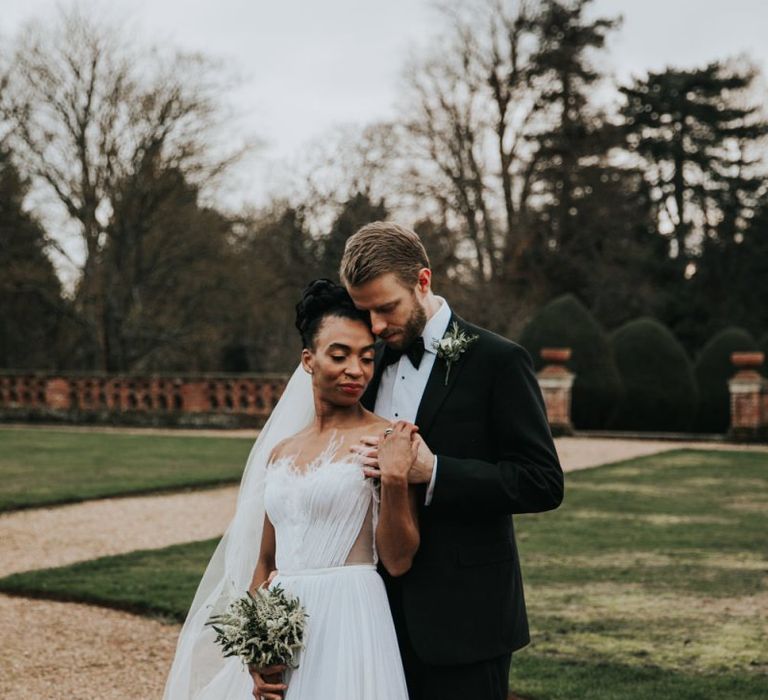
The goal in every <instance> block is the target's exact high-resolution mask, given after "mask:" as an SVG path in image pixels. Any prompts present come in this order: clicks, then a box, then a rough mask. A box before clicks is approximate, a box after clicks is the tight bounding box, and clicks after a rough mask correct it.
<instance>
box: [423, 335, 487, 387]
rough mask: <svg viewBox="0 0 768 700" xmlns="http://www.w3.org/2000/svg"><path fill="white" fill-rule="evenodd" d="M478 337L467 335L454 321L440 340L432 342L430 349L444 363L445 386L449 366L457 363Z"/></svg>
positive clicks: (446, 384)
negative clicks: (432, 349) (431, 348)
mask: <svg viewBox="0 0 768 700" xmlns="http://www.w3.org/2000/svg"><path fill="white" fill-rule="evenodd" d="M479 337H480V336H478V335H468V334H467V333H465V332H464V331H463V330H461V328H459V324H458V323H456V321H454V322H453V323H452V324H451V330H450V331H448V332H447V333H446V334H445V335H444V336H443V337H442V338H441V339H440V340H433V341H432V347H433V348H434V350H435V353H436V354H437V356H438V357H439V358H440V359H441V360H444V361H445V366H446V369H445V386H448V377H449V376H450V374H451V365H452V364H453V363H454V362H458V361H459V358H460V357H461V356H462V355H463V354H464V353H465V352H466V351H467V348H468V347H469V346H470V345H472V343H474V342H475V341H476V340H477V339H478V338H479Z"/></svg>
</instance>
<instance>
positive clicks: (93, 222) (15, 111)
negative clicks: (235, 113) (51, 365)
mask: <svg viewBox="0 0 768 700" xmlns="http://www.w3.org/2000/svg"><path fill="white" fill-rule="evenodd" d="M14 48H15V50H14V51H13V53H12V55H11V56H10V58H9V60H8V65H7V71H6V74H5V76H4V86H3V89H2V93H0V117H2V119H3V120H4V121H5V123H6V124H7V126H8V128H9V132H8V136H7V138H8V141H9V143H10V145H11V147H12V148H13V151H14V153H15V154H16V156H17V158H18V160H19V163H20V166H21V168H22V170H23V171H24V172H25V173H26V174H28V175H29V176H30V177H31V178H32V181H33V183H35V184H37V185H38V186H40V187H41V189H42V190H43V191H45V192H47V193H48V194H49V195H51V199H52V201H53V202H55V203H57V204H58V205H60V207H62V208H63V210H64V211H65V212H66V216H67V217H68V219H69V221H70V222H72V223H74V225H75V227H76V229H77V231H78V234H79V237H80V239H81V242H82V251H83V259H82V263H81V264H79V265H78V266H79V268H80V276H79V280H78V284H77V291H76V299H75V302H76V304H75V306H76V308H78V309H79V310H80V312H81V314H82V316H83V319H84V321H85V323H86V325H87V327H88V328H89V335H90V339H91V342H92V343H93V344H94V346H95V348H96V349H97V354H98V356H99V357H100V360H99V363H100V365H101V366H102V367H104V368H107V367H109V365H110V361H109V346H110V342H111V340H110V334H111V333H112V331H111V330H110V329H112V328H113V327H114V326H115V323H114V319H111V318H110V305H109V303H108V299H109V298H110V295H111V294H112V290H111V289H110V287H111V286H112V285H114V284H115V283H116V280H117V279H119V276H117V275H115V274H114V273H115V270H114V269H112V268H111V267H110V265H109V264H107V263H108V260H109V259H114V256H105V255H104V254H103V253H104V251H105V250H106V248H107V246H108V244H109V242H110V240H111V238H112V237H114V236H115V235H117V233H118V232H120V231H124V230H125V228H126V227H123V226H120V225H116V222H115V220H114V219H115V216H116V215H118V213H119V212H118V207H117V206H116V202H117V200H118V199H119V197H120V196H121V195H122V194H124V192H125V190H126V186H127V183H129V182H131V180H132V179H135V178H137V177H138V178H142V177H143V173H145V171H146V169H147V167H148V164H151V169H152V171H153V172H156V173H159V172H164V171H174V172H179V173H182V174H183V176H184V178H185V179H186V180H187V181H189V182H190V183H192V184H194V185H195V186H197V187H200V186H203V185H205V184H206V183H209V182H211V180H212V179H213V178H215V177H216V176H217V175H219V174H221V173H222V172H223V171H224V170H225V169H226V168H227V166H228V165H229V164H231V163H232V162H233V160H234V159H235V158H236V157H238V156H239V155H240V154H241V150H238V151H237V152H231V151H230V152H228V153H222V151H221V150H220V149H217V148H215V143H214V139H215V135H216V134H217V133H218V131H217V130H219V128H220V126H221V119H222V117H223V110H222V108H221V105H220V97H219V94H218V88H217V87H216V86H217V84H219V83H220V81H219V80H218V78H217V79H214V76H215V75H216V74H215V66H214V65H213V64H212V63H211V62H210V61H208V60H207V59H205V58H204V57H202V56H199V55H188V54H180V53H175V52H166V51H162V50H160V49H157V48H153V47H144V46H139V45H138V44H136V43H132V42H131V41H130V40H129V39H127V38H126V35H125V32H121V31H120V28H119V27H118V26H116V25H110V24H108V23H103V22H99V21H97V20H95V19H92V18H90V17H88V16H86V15H85V14H84V13H83V12H82V11H81V10H79V9H77V8H75V9H70V10H62V11H61V12H60V14H59V16H58V17H57V18H56V19H55V20H53V21H52V22H50V23H49V24H41V23H33V24H30V25H28V26H27V27H26V28H25V29H24V30H23V31H22V32H21V33H20V35H19V36H18V38H17V41H16V45H15V47H14ZM156 180H157V181H161V178H156ZM145 181H146V179H145ZM160 199H161V197H160V198H158V204H159V203H160ZM149 203H150V200H147V201H145V204H147V205H148V204H149ZM132 230H133V231H134V233H136V232H137V229H136V228H135V227H133V229H132ZM138 233H140V230H139V231H138ZM49 243H50V244H51V245H52V246H54V247H56V248H57V250H58V251H59V252H60V253H61V254H63V255H65V256H67V257H68V258H70V259H71V256H70V251H68V250H67V249H66V248H64V247H63V246H62V245H61V242H60V241H59V240H58V239H55V238H54V239H52V240H50V241H49ZM134 243H135V241H134ZM113 296H114V295H113Z"/></svg>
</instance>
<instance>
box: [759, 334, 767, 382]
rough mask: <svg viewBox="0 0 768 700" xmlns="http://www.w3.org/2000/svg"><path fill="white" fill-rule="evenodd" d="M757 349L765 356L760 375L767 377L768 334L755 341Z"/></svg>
mask: <svg viewBox="0 0 768 700" xmlns="http://www.w3.org/2000/svg"><path fill="white" fill-rule="evenodd" d="M757 349H758V350H759V351H760V352H762V353H763V354H764V355H765V359H764V360H763V369H762V373H763V375H764V376H766V377H768V333H766V334H765V335H764V336H763V337H762V338H760V340H758V341H757Z"/></svg>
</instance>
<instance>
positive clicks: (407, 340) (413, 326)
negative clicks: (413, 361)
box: [380, 300, 427, 350]
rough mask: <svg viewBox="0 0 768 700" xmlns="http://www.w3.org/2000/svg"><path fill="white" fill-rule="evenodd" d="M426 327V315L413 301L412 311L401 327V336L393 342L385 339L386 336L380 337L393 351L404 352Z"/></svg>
mask: <svg viewBox="0 0 768 700" xmlns="http://www.w3.org/2000/svg"><path fill="white" fill-rule="evenodd" d="M426 325H427V313H426V311H424V308H423V307H422V306H421V304H419V303H418V302H417V301H415V300H414V305H413V311H412V312H411V315H410V316H409V317H408V320H407V321H406V322H405V325H404V326H403V329H402V335H401V336H400V337H399V338H397V339H396V340H394V341H393V342H390V341H389V340H388V339H387V338H388V336H387V335H382V336H380V337H381V339H382V340H383V341H384V342H385V343H386V344H387V345H388V346H389V347H391V348H392V349H393V350H405V349H406V348H407V347H409V346H410V345H411V344H412V343H413V341H414V340H416V338H418V337H419V336H420V335H421V334H422V333H423V332H424V326H426ZM395 332H397V331H395Z"/></svg>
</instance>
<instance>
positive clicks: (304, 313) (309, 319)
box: [296, 278, 371, 350]
mask: <svg viewBox="0 0 768 700" xmlns="http://www.w3.org/2000/svg"><path fill="white" fill-rule="evenodd" d="M327 316H335V317H337V318H348V319H350V320H351V321H360V322H361V323H364V324H365V325H366V326H367V327H368V328H369V329H370V328H371V318H370V316H369V315H368V312H367V311H360V310H359V309H357V308H356V307H355V305H354V303H353V301H352V297H350V296H349V294H348V293H347V290H346V289H345V288H344V287H342V286H341V285H340V284H336V283H335V282H333V281H332V280H329V279H325V278H321V279H317V280H314V281H313V282H310V283H309V284H308V285H307V287H306V289H305V290H304V291H303V292H302V294H301V301H300V302H299V303H298V304H296V328H298V330H299V333H300V334H301V342H302V343H303V345H302V347H305V348H307V349H308V350H314V349H315V338H316V337H317V332H318V330H319V329H320V325H321V324H322V322H323V319H324V318H326V317H327Z"/></svg>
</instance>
